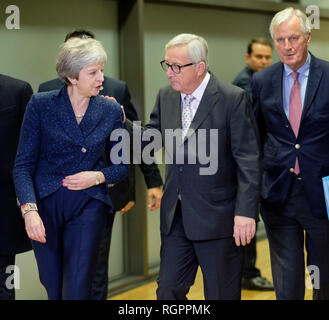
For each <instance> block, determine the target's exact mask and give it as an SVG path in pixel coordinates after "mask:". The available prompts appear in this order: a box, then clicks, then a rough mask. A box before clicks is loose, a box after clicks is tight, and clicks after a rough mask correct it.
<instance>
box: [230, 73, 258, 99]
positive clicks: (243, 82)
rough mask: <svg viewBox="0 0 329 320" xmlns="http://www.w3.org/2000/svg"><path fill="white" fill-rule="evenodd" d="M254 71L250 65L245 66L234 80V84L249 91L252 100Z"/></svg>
mask: <svg viewBox="0 0 329 320" xmlns="http://www.w3.org/2000/svg"><path fill="white" fill-rule="evenodd" d="M252 75H253V72H252V71H251V69H250V68H249V67H245V68H244V69H243V70H242V71H241V72H240V73H239V74H238V75H237V76H236V77H235V79H234V80H233V82H232V84H234V85H235V86H238V87H239V88H241V89H244V90H246V91H247V93H248V95H249V98H250V100H251V101H252V89H251V78H252Z"/></svg>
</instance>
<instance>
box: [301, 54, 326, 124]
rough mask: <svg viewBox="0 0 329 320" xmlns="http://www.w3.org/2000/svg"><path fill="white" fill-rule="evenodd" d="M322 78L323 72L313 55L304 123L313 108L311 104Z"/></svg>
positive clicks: (304, 110)
mask: <svg viewBox="0 0 329 320" xmlns="http://www.w3.org/2000/svg"><path fill="white" fill-rule="evenodd" d="M321 77H322V70H321V68H320V67H319V65H318V63H317V61H316V58H315V57H314V56H313V55H311V64H310V72H309V77H308V81H307V87H306V94H305V101H304V108H303V113H302V119H301V121H303V119H304V118H305V116H306V114H307V112H308V110H309V109H310V107H311V103H312V101H313V99H314V96H315V93H316V91H317V88H318V86H319V84H320V80H321Z"/></svg>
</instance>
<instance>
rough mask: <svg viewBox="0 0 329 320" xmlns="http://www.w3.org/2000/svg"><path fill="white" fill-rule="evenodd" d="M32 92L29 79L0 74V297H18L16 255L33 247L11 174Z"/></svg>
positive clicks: (3, 298)
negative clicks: (14, 279)
mask: <svg viewBox="0 0 329 320" xmlns="http://www.w3.org/2000/svg"><path fill="white" fill-rule="evenodd" d="M32 94H33V91H32V88H31V86H30V84H28V83H27V82H25V81H22V80H18V79H14V78H12V77H8V76H5V75H1V74H0V150H2V153H1V157H0V189H1V192H0V203H1V211H0V300H13V299H15V289H14V283H13V281H9V280H10V279H9V277H12V276H13V272H14V270H15V269H14V266H15V255H16V254H18V253H22V252H25V251H28V250H31V249H32V247H31V242H30V239H29V238H28V236H27V233H26V231H25V226H24V220H23V218H22V215H21V211H20V208H19V207H18V205H17V202H16V194H15V189H14V182H13V177H12V169H13V165H14V161H15V156H16V149H17V146H18V140H19V133H20V128H21V125H22V121H23V116H24V112H25V108H26V105H27V103H28V101H29V100H30V97H31V96H32ZM8 279H9V280H8Z"/></svg>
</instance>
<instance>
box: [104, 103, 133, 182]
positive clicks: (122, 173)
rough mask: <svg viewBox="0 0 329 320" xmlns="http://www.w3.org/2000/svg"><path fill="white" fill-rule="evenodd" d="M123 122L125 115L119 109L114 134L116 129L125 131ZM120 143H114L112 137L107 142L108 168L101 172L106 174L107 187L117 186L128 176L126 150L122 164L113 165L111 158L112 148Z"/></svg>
mask: <svg viewBox="0 0 329 320" xmlns="http://www.w3.org/2000/svg"><path fill="white" fill-rule="evenodd" d="M122 121H123V114H122V111H121V109H120V108H118V110H117V114H116V117H115V119H114V124H113V128H112V132H113V131H114V130H116V129H122V130H123V125H122ZM122 133H124V131H122ZM118 143H119V141H114V140H113V139H111V137H109V138H108V139H107V141H106V149H107V150H106V154H107V156H106V158H107V162H108V166H107V167H106V168H104V169H102V170H101V171H102V173H103V174H104V177H105V180H106V184H107V185H108V184H115V183H117V182H119V181H120V180H122V179H123V178H125V177H126V176H127V175H128V166H127V161H126V160H127V154H126V152H127V150H126V148H123V149H121V151H120V156H121V158H122V159H123V160H124V161H123V162H121V163H118V164H114V163H112V161H111V156H109V155H110V154H111V150H112V148H113V147H114V146H115V145H116V144H118Z"/></svg>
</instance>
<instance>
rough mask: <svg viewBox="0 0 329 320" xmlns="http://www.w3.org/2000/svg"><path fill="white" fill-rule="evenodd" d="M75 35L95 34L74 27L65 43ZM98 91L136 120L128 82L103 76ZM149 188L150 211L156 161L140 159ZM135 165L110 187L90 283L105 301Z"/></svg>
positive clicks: (158, 181)
mask: <svg viewBox="0 0 329 320" xmlns="http://www.w3.org/2000/svg"><path fill="white" fill-rule="evenodd" d="M74 37H91V38H95V36H94V34H93V33H92V32H90V31H87V30H75V31H73V32H71V33H69V34H67V35H66V37H65V42H66V41H67V40H69V39H71V38H74ZM62 86H63V83H62V82H61V81H60V80H59V79H54V80H50V81H47V82H45V83H42V84H40V86H39V90H38V91H39V92H43V91H49V90H54V89H60V88H61V87H62ZM101 94H102V95H104V96H109V97H113V98H115V99H116V101H117V102H118V103H120V104H121V105H122V106H124V112H125V115H126V117H127V118H128V119H129V120H131V121H138V120H139V118H138V115H137V112H136V109H135V108H134V106H133V104H132V103H131V101H130V94H129V90H128V87H127V84H126V83H125V82H123V81H120V80H116V79H113V78H110V77H105V76H104V82H103V89H102V91H101ZM139 167H140V169H141V171H142V173H143V175H144V179H145V182H146V185H147V188H148V207H149V209H150V210H156V209H158V208H159V207H160V201H161V197H162V190H161V186H162V178H161V176H160V172H159V169H158V167H157V165H156V164H150V165H148V164H145V163H144V162H143V161H142V163H141V164H140V165H139ZM134 175H135V172H134V166H132V165H131V166H130V167H129V176H128V177H127V178H126V179H124V180H122V181H121V182H119V183H117V184H116V185H114V186H112V187H110V188H109V192H110V197H111V201H112V204H113V207H114V212H113V213H112V214H109V216H108V221H107V223H106V227H105V229H104V233H103V237H102V241H101V246H100V250H99V255H98V261H97V270H96V275H95V278H94V281H93V285H92V299H93V300H104V299H106V298H107V291H108V272H109V270H108V269H109V252H110V246H111V235H112V227H113V223H114V217H115V211H120V212H121V213H125V212H127V211H129V210H130V209H131V208H132V207H133V206H134V204H135V178H134Z"/></svg>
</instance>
